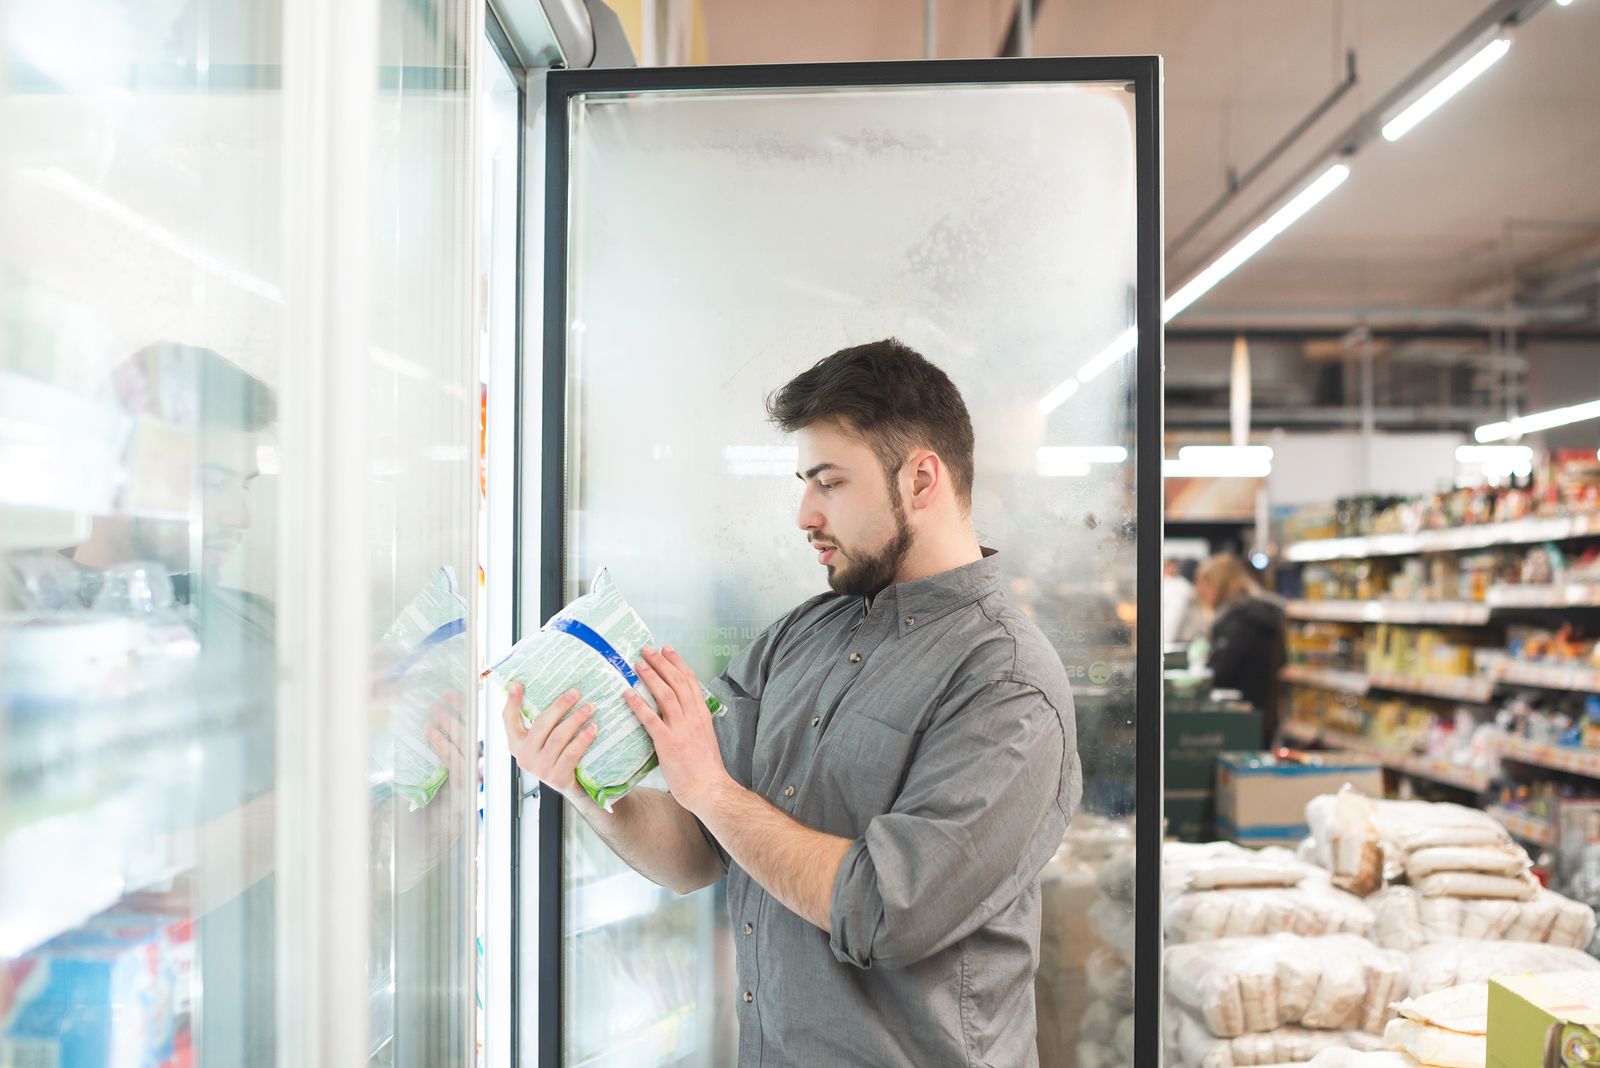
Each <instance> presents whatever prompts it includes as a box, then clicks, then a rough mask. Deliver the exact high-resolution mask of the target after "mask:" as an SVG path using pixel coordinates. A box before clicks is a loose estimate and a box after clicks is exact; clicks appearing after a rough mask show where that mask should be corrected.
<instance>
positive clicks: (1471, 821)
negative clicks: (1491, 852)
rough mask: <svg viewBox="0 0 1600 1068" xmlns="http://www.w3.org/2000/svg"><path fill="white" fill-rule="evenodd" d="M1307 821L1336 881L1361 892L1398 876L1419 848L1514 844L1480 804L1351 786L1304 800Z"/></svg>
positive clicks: (1449, 881) (1321, 858) (1440, 890)
mask: <svg viewBox="0 0 1600 1068" xmlns="http://www.w3.org/2000/svg"><path fill="white" fill-rule="evenodd" d="M1306 821H1307V823H1308V824H1309V826H1310V828H1311V835H1312V838H1313V840H1314V841H1315V842H1316V847H1315V848H1316V857H1317V860H1318V863H1320V864H1322V865H1323V866H1325V867H1326V868H1327V869H1328V870H1329V871H1331V872H1333V875H1334V879H1333V881H1334V885H1335V886H1339V887H1341V888H1342V889H1346V890H1350V891H1352V892H1353V893H1358V894H1362V895H1365V894H1369V893H1372V892H1373V891H1375V890H1377V889H1378V887H1379V886H1380V885H1382V884H1383V883H1385V882H1393V881H1396V880H1398V879H1399V878H1400V877H1401V876H1403V875H1404V874H1405V870H1406V862H1407V859H1408V858H1409V857H1410V856H1411V855H1412V854H1415V853H1419V852H1422V851H1425V850H1429V849H1439V848H1451V847H1455V848H1481V847H1497V848H1514V844H1513V843H1512V841H1511V836H1510V834H1509V833H1508V832H1507V831H1506V829H1505V828H1504V827H1503V826H1501V825H1500V823H1499V822H1498V821H1497V820H1495V819H1494V817H1492V816H1489V815H1487V814H1485V813H1483V812H1479V811H1477V810H1476V809H1470V808H1466V807H1465V806H1462V805H1452V804H1445V803H1439V802H1428V801H1380V800H1374V799H1372V798H1369V797H1364V796H1362V795H1360V794H1358V793H1356V792H1355V791H1352V790H1341V791H1340V792H1339V793H1338V794H1334V795H1326V794H1325V795H1323V796H1321V797H1317V798H1314V799H1313V800H1312V801H1311V802H1310V803H1308V804H1307V805H1306ZM1441 874H1443V875H1453V874H1455V873H1449V872H1444V873H1437V874H1434V875H1430V876H1428V878H1429V879H1435V880H1437V879H1439V877H1440V875H1441ZM1459 882H1460V880H1458V879H1446V880H1444V881H1443V882H1441V883H1438V884H1435V885H1436V887H1437V889H1436V891H1435V892H1436V893H1444V892H1451V891H1449V890H1446V889H1444V887H1446V886H1448V885H1450V884H1457V883H1459ZM1485 885H1488V884H1485ZM1452 889H1453V887H1452ZM1491 889H1493V888H1491ZM1457 896H1473V895H1472V894H1470V893H1469V894H1459V893H1458V894H1457ZM1478 896H1495V895H1492V894H1481V895H1478Z"/></svg>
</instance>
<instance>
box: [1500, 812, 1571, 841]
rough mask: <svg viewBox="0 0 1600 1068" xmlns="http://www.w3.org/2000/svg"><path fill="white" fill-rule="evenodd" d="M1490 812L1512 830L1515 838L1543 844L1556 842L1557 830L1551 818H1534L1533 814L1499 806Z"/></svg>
mask: <svg viewBox="0 0 1600 1068" xmlns="http://www.w3.org/2000/svg"><path fill="white" fill-rule="evenodd" d="M1488 812H1489V815H1491V816H1493V817H1494V818H1495V819H1497V820H1499V821H1500V822H1501V824H1503V825H1504V826H1505V829H1506V830H1508V831H1510V832H1511V836H1512V837H1513V838H1517V839H1520V840H1522V841H1524V842H1530V843H1532V844H1533V845H1541V846H1552V845H1555V843H1556V831H1555V828H1554V827H1552V826H1551V825H1550V821H1549V820H1540V819H1534V818H1533V817H1532V816H1524V815H1523V814H1522V813H1520V812H1512V811H1509V810H1508V809H1503V808H1500V807H1499V806H1494V807H1491V808H1490V809H1489V810H1488Z"/></svg>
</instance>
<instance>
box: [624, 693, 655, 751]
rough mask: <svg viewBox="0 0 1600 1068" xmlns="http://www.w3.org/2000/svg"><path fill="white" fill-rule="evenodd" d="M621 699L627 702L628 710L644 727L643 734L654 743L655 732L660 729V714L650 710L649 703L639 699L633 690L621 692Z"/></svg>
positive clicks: (641, 698)
mask: <svg viewBox="0 0 1600 1068" xmlns="http://www.w3.org/2000/svg"><path fill="white" fill-rule="evenodd" d="M622 699H623V700H624V701H627V702H628V708H630V709H631V710H632V711H633V714H634V716H635V717H637V718H638V720H639V722H640V723H641V724H643V725H644V732H645V733H646V734H648V735H649V736H650V739H651V741H654V740H655V736H656V731H658V730H660V729H661V716H660V714H659V713H657V712H656V710H655V709H653V708H651V707H650V703H649V702H648V701H646V700H645V699H644V698H643V697H640V696H639V694H638V692H637V691H635V690H624V691H622Z"/></svg>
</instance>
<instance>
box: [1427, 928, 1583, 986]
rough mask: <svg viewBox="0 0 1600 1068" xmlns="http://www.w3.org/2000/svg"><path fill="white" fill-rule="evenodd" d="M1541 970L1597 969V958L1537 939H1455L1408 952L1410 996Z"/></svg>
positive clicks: (1534, 973)
mask: <svg viewBox="0 0 1600 1068" xmlns="http://www.w3.org/2000/svg"><path fill="white" fill-rule="evenodd" d="M1541 972H1600V960H1596V959H1595V958H1593V957H1591V956H1589V954H1587V953H1585V952H1583V951H1582V950H1577V949H1571V948H1569V947H1567V946H1552V945H1546V944H1543V943H1540V942H1497V941H1488V942H1485V941H1473V940H1470V939H1464V938H1462V939H1456V940H1454V941H1450V942H1435V943H1433V944H1432V945H1429V946H1423V947H1422V948H1421V949H1419V950H1417V951H1416V952H1415V953H1413V954H1411V996H1412V997H1414V998H1420V997H1423V996H1424V995H1427V994H1431V993H1434V992H1435V991H1438V990H1447V989H1449V988H1450V987H1453V986H1461V985H1463V984H1465V983H1483V982H1487V981H1488V980H1490V979H1495V978H1499V977H1501V976H1507V975H1536V974H1539V973H1541Z"/></svg>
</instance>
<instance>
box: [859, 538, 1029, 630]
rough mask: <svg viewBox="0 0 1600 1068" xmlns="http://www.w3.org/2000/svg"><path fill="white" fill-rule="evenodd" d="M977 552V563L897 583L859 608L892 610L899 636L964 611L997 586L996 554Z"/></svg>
mask: <svg viewBox="0 0 1600 1068" xmlns="http://www.w3.org/2000/svg"><path fill="white" fill-rule="evenodd" d="M980 549H981V550H982V552H983V558H982V559H981V560H974V561H973V562H972V563H970V564H963V565H961V566H960V567H953V568H951V569H950V570H949V571H941V572H939V573H938V574H937V575H928V576H927V577H926V578H919V579H913V580H911V581H910V582H901V583H898V584H897V585H894V586H890V587H889V588H888V589H886V590H884V591H883V592H882V593H880V594H878V596H877V597H876V598H874V599H873V601H872V602H868V601H866V600H865V599H863V601H862V604H863V606H864V607H866V608H867V609H868V610H869V611H870V610H871V608H872V607H873V606H874V605H892V606H893V607H892V610H893V611H894V613H895V614H896V615H897V616H899V617H900V618H899V619H898V620H897V621H896V622H897V626H898V627H899V630H900V633H901V634H904V633H905V632H906V631H908V630H915V629H916V628H917V627H919V626H923V625H925V624H927V623H931V622H933V621H934V620H935V619H938V618H939V617H940V616H944V615H948V614H949V613H951V612H953V611H955V610H956V609H957V608H964V607H965V606H967V605H969V604H971V603H972V602H973V601H976V600H978V599H979V598H980V597H983V596H984V595H985V594H987V593H989V592H990V591H992V590H993V589H994V588H995V587H996V586H998V585H999V584H1000V563H999V561H998V560H997V559H996V557H997V556H998V555H999V554H998V552H997V551H996V550H994V549H990V548H985V547H981V546H980ZM889 598H893V599H892V600H889Z"/></svg>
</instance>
